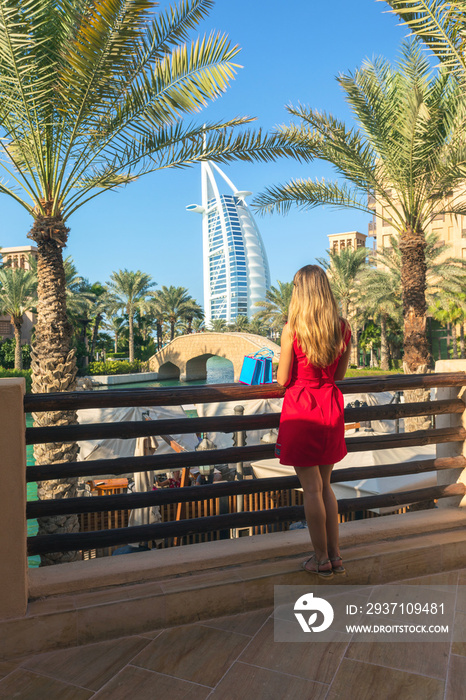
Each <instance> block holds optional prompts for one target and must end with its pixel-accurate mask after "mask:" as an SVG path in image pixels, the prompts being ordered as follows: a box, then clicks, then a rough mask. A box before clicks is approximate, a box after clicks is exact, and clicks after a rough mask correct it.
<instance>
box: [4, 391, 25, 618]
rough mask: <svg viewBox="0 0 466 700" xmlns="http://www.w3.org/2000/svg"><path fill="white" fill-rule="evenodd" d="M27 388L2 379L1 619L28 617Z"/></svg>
mask: <svg viewBox="0 0 466 700" xmlns="http://www.w3.org/2000/svg"><path fill="white" fill-rule="evenodd" d="M25 387H26V382H25V380H24V379H23V378H18V379H16V378H11V379H0V485H1V488H0V562H1V564H0V592H1V594H0V620H4V619H6V618H11V617H21V616H23V615H25V613H26V608H27V600H28V587H27V580H28V579H27V573H28V572H27V553H26V537H27V525H26V441H25V430H26V419H25V415H24V409H23V397H24V393H25Z"/></svg>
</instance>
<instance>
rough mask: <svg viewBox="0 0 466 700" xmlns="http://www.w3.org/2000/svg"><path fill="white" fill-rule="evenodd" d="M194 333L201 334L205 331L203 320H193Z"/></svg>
mask: <svg viewBox="0 0 466 700" xmlns="http://www.w3.org/2000/svg"><path fill="white" fill-rule="evenodd" d="M192 329H193V331H194V333H202V332H203V331H205V323H204V319H203V318H202V319H201V318H195V319H194V320H193V327H192Z"/></svg>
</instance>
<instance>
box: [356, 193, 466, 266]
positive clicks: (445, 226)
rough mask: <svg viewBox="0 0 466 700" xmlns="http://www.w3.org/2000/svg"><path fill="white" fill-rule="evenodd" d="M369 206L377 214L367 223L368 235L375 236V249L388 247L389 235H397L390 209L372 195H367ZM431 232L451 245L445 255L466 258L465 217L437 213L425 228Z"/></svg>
mask: <svg viewBox="0 0 466 700" xmlns="http://www.w3.org/2000/svg"><path fill="white" fill-rule="evenodd" d="M456 203H457V202H456ZM371 205H372V206H371ZM369 206H371V208H372V209H373V210H374V212H375V213H376V214H377V216H376V215H375V214H374V216H373V218H372V221H371V222H370V223H369V235H373V236H375V239H376V245H375V247H376V249H378V250H380V249H381V248H387V247H390V236H394V235H397V231H396V229H395V228H394V227H393V226H392V225H391V223H390V222H391V221H392V215H391V214H392V213H391V211H390V209H388V208H384V207H383V206H382V204H381V203H380V202H378V201H376V200H375V198H374V197H369ZM432 232H433V233H436V234H437V236H438V239H439V243H442V244H445V245H449V246H451V247H450V249H449V250H448V251H447V253H446V256H445V257H449V258H466V217H463V216H454V215H453V214H437V216H435V217H434V218H433V219H432V221H431V222H430V223H429V224H428V225H427V227H426V230H425V233H426V234H429V233H432Z"/></svg>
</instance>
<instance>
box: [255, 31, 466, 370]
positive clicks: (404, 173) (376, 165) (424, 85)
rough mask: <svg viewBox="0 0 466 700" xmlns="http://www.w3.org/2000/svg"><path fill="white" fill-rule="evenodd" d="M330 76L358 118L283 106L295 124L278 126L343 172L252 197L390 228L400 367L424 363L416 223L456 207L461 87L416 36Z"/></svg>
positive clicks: (262, 206) (462, 150) (421, 254)
mask: <svg viewBox="0 0 466 700" xmlns="http://www.w3.org/2000/svg"><path fill="white" fill-rule="evenodd" d="M338 81H339V83H340V85H341V87H342V88H343V90H344V91H345V93H346V99H347V102H348V103H349V105H350V107H351V108H352V110H353V113H354V115H355V117H356V120H357V123H358V126H359V128H358V129H355V128H352V127H347V126H346V125H345V124H344V123H343V122H341V121H339V120H337V119H336V118H334V117H333V116H332V115H329V114H326V113H322V112H318V111H317V110H313V109H311V108H305V107H302V106H299V107H297V108H295V107H289V108H288V110H289V112H290V113H291V114H292V115H294V116H296V117H298V118H299V119H300V120H301V124H300V125H291V126H288V127H283V129H282V130H281V133H282V134H283V135H286V136H287V137H288V140H289V143H290V145H292V144H296V145H299V146H300V147H301V148H302V147H303V146H307V148H308V151H309V155H311V154H312V155H313V156H314V157H316V158H321V159H322V160H325V161H327V162H329V163H331V164H333V165H334V167H335V168H336V170H337V172H338V173H339V174H340V175H341V176H342V177H343V178H344V180H346V182H343V183H339V182H338V181H326V180H317V181H312V180H295V181H291V182H290V183H289V184H286V185H283V186H277V187H272V188H269V189H268V190H266V191H265V193H263V194H262V195H260V196H259V197H258V198H257V199H256V207H257V208H258V209H259V210H262V211H280V212H287V211H288V210H289V208H290V207H291V206H292V205H293V204H295V205H297V206H298V207H300V208H302V209H313V208H314V207H316V206H318V205H330V206H336V207H351V208H355V209H359V210H361V211H365V212H367V213H368V214H371V215H372V214H373V210H372V208H371V206H370V203H369V202H368V197H367V195H368V193H369V194H370V195H371V196H372V197H375V199H376V200H378V202H379V203H380V204H381V207H378V208H377V211H376V216H378V217H379V219H381V220H382V221H385V222H388V223H389V224H390V225H391V226H392V227H394V229H395V230H396V232H397V235H398V236H399V246H400V250H401V257H402V273H401V280H402V297H403V317H404V366H405V371H409V372H415V371H426V369H427V366H428V364H429V360H430V357H429V346H428V340H427V335H426V311H427V305H426V294H425V292H426V261H425V247H426V240H425V233H424V232H425V229H426V226H427V225H428V223H429V222H430V221H431V220H432V218H433V217H434V216H435V215H436V214H437V213H439V212H442V211H449V212H454V213H457V214H461V213H463V207H462V206H461V204H460V202H458V200H457V199H456V198H455V197H453V196H451V193H452V192H454V191H455V189H456V188H457V187H458V186H459V185H460V184H461V183H462V182H463V181H464V178H465V176H466V166H465V163H466V160H465V155H466V147H465V138H464V134H465V117H464V108H463V101H462V92H461V90H460V89H459V88H458V86H457V84H456V83H455V81H454V80H453V79H452V78H451V77H450V76H449V75H448V73H447V72H446V71H445V70H440V71H439V72H435V73H434V74H432V72H431V68H430V64H429V61H428V60H427V58H426V57H425V56H424V55H422V53H421V50H420V47H419V44H418V42H415V41H412V42H410V43H404V44H403V46H402V56H401V59H400V61H399V63H398V66H397V69H396V70H394V69H392V67H391V66H390V64H389V62H388V61H386V60H385V59H382V58H379V59H376V60H375V61H374V62H369V61H366V62H365V63H364V65H363V67H362V68H360V69H358V70H356V71H355V72H354V73H353V74H351V73H350V74H347V75H341V76H340V77H339V78H338Z"/></svg>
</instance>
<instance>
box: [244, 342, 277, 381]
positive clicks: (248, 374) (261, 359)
mask: <svg viewBox="0 0 466 700" xmlns="http://www.w3.org/2000/svg"><path fill="white" fill-rule="evenodd" d="M272 357H273V351H272V350H270V349H269V348H266V347H264V348H261V349H260V350H258V351H257V352H255V353H254V355H246V356H245V358H244V360H243V366H242V368H241V374H240V377H239V381H240V383H241V384H269V383H271V382H272Z"/></svg>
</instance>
